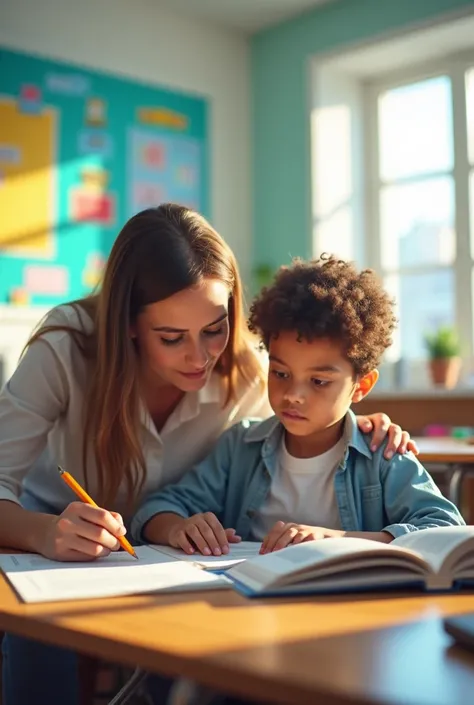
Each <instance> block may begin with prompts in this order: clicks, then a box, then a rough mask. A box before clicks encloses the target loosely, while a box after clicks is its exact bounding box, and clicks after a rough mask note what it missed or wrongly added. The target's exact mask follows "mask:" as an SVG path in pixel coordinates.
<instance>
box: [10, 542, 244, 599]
mask: <svg viewBox="0 0 474 705" xmlns="http://www.w3.org/2000/svg"><path fill="white" fill-rule="evenodd" d="M136 553H137V556H138V561H137V560H135V558H133V557H132V556H130V555H129V554H128V553H126V552H125V551H123V552H122V551H120V552H118V553H111V554H110V555H108V556H106V557H104V558H98V559H97V560H95V561H90V562H84V563H61V562H59V561H51V560H49V559H48V558H43V556H38V555H36V554H29V553H16V554H4V555H0V569H1V570H2V571H3V572H4V574H5V576H6V578H7V580H8V581H9V582H10V584H11V585H12V587H13V588H14V589H15V590H16V592H17V593H18V595H19V596H20V597H21V599H22V600H23V601H24V602H52V601H55V600H82V599H90V598H98V597H114V596H119V595H132V594H139V593H152V592H178V591H180V592H181V591H188V590H212V589H216V588H229V587H231V584H230V583H229V581H228V580H226V578H224V577H223V576H220V575H214V574H212V573H207V572H205V571H204V570H200V569H199V568H197V567H196V566H194V565H190V564H189V563H184V562H182V561H177V560H173V559H172V558H170V557H169V556H165V555H164V554H163V553H159V552H158V551H156V550H155V549H153V548H151V547H150V546H139V547H138V548H137V549H136Z"/></svg>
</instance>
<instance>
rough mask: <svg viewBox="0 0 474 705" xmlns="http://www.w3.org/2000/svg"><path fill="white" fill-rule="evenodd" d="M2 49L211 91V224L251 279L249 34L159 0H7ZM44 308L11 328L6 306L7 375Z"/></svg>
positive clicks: (1, 19) (0, 20)
mask: <svg viewBox="0 0 474 705" xmlns="http://www.w3.org/2000/svg"><path fill="white" fill-rule="evenodd" d="M168 7H169V6H168ZM0 45H2V46H4V47H6V48H12V49H18V50H21V51H25V52H30V53H36V54H38V55H41V56H44V57H50V58H54V59H58V60H63V61H67V62H71V63H73V64H74V63H75V64H78V65H82V66H84V67H88V68H92V69H96V70H100V71H108V72H111V73H113V74H118V75H123V76H126V77H130V78H132V79H138V80H141V81H145V82H150V83H152V84H157V85H163V86H167V87H171V88H177V89H181V90H184V91H189V92H191V93H193V94H198V95H202V96H204V97H207V98H208V99H209V101H210V143H211V155H210V171H211V175H210V179H211V184H210V201H211V203H210V212H211V220H212V222H213V224H214V225H215V227H216V228H217V229H218V230H219V232H221V234H222V235H223V236H224V237H225V238H226V240H227V241H228V242H229V244H230V245H231V246H232V248H233V249H234V251H235V253H236V255H237V258H238V260H239V263H240V266H241V269H242V273H243V276H244V279H246V280H248V279H249V271H250V267H251V264H250V258H251V215H250V208H251V201H250V198H251V192H250V172H251V169H250V110H249V96H250V85H249V84H250V66H249V46H248V40H247V38H246V37H244V35H243V34H240V33H239V32H232V31H227V30H226V29H223V28H221V27H218V26H214V25H212V24H211V23H206V22H204V21H197V20H194V19H189V18H187V17H186V16H185V15H183V14H174V13H173V12H171V11H170V10H169V9H164V8H163V7H162V4H161V3H160V0H134V1H133V2H130V0H81V2H73V1H72V0H41V1H39V0H2V2H0ZM41 313H43V312H42V311H41V312H40V311H36V312H35V311H32V312H29V311H28V310H23V311H22V313H21V316H20V318H21V323H19V324H18V325H17V324H15V329H14V330H15V331H16V332H15V333H12V328H11V326H12V325H13V322H12V317H11V316H9V315H6V314H2V311H1V310H0V356H1V354H2V346H3V352H4V355H5V356H6V357H7V363H6V370H5V376H8V375H9V374H10V373H11V371H12V368H13V367H14V364H15V360H16V352H17V351H18V350H19V348H20V347H21V345H22V344H23V341H24V338H25V337H26V335H27V331H28V330H29V328H30V324H31V321H33V322H35V320H36V319H37V318H38V316H39V315H40V314H41ZM7 319H8V320H7ZM25 331H26V333H25ZM12 335H13V338H12Z"/></svg>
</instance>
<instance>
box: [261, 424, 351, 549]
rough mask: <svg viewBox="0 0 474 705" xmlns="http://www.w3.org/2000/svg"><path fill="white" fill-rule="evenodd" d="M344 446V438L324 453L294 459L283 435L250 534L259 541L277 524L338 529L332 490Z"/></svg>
mask: <svg viewBox="0 0 474 705" xmlns="http://www.w3.org/2000/svg"><path fill="white" fill-rule="evenodd" d="M345 447H346V439H345V438H344V436H343V437H342V438H341V439H340V440H339V441H338V442H337V443H336V445H335V446H333V447H332V448H330V449H329V450H328V451H326V453H323V454H322V455H317V456H315V457H314V458H294V457H293V456H292V455H290V454H289V453H288V450H287V448H286V443H285V437H284V436H283V438H282V441H281V445H280V449H279V451H278V461H277V466H276V472H275V475H274V477H273V480H272V485H271V488H270V491H269V493H268V495H267V498H266V500H265V502H264V504H263V505H262V507H261V508H260V510H259V511H258V512H257V513H256V515H255V518H254V521H253V525H252V534H253V537H254V538H255V539H256V540H257V541H262V540H263V539H264V538H265V536H266V535H267V534H268V532H269V531H270V530H271V529H272V527H273V525H274V524H275V523H276V522H277V521H284V522H296V523H298V524H309V525H310V526H322V527H324V528H326V529H341V528H342V527H341V520H340V517H339V509H338V506H337V502H336V493H335V491H334V474H335V472H336V470H337V468H338V466H339V463H340V462H341V460H342V458H343V456H344V451H345Z"/></svg>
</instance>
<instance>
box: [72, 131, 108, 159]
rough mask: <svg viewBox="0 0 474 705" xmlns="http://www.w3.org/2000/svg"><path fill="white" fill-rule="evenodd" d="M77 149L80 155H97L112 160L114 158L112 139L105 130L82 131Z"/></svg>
mask: <svg viewBox="0 0 474 705" xmlns="http://www.w3.org/2000/svg"><path fill="white" fill-rule="evenodd" d="M77 149H78V152H79V154H95V155H97V156H99V157H104V158H105V159H110V158H111V157H112V138H111V136H110V135H109V134H108V133H107V132H104V131H103V130H94V129H89V130H82V132H80V133H79V137H78V144H77Z"/></svg>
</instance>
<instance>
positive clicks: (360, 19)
mask: <svg viewBox="0 0 474 705" xmlns="http://www.w3.org/2000/svg"><path fill="white" fill-rule="evenodd" d="M470 9H472V11H474V0H416V1H414V0H397V2H390V1H389V0H338V1H337V2H334V3H330V4H328V5H325V6H323V7H321V8H320V9H316V10H314V11H313V12H311V13H306V14H304V15H302V16H301V17H298V18H295V19H294V20H291V21H289V22H286V23H283V24H281V25H278V26H276V27H274V28H271V29H269V30H267V31H264V32H261V33H259V34H257V35H255V36H254V37H253V38H252V43H251V52H252V53H251V61H252V102H253V133H252V144H253V152H252V159H253V194H254V211H253V213H254V216H253V233H254V237H253V242H254V262H255V265H257V266H261V265H264V264H267V265H270V266H277V265H279V264H281V263H282V262H285V261H288V259H289V256H290V255H291V256H294V255H300V256H303V257H308V256H310V255H311V254H312V223H311V219H312V217H311V203H312V198H313V199H314V194H312V193H311V139H310V120H309V113H310V103H309V83H310V59H311V57H313V56H314V55H317V54H322V53H327V52H331V51H336V50H339V49H348V48H350V46H351V45H357V44H361V43H364V42H370V41H372V40H378V39H383V37H384V36H392V35H393V34H396V33H398V32H400V31H403V30H404V29H405V28H409V27H416V26H417V25H418V26H421V25H423V24H426V23H430V22H434V21H437V20H439V19H440V18H441V17H442V16H443V15H445V14H446V15H449V14H452V13H456V12H468V11H469V10H470Z"/></svg>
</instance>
